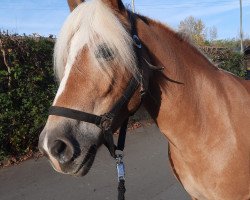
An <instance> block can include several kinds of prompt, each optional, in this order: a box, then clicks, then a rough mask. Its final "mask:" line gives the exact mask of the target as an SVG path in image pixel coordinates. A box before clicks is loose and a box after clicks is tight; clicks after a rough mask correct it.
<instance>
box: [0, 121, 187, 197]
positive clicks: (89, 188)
mask: <svg viewBox="0 0 250 200" xmlns="http://www.w3.org/2000/svg"><path fill="white" fill-rule="evenodd" d="M125 153H126V161H125V162H126V171H127V176H126V178H127V179H126V187H127V193H126V200H190V198H189V197H188V195H187V194H186V192H185V191H184V190H183V188H182V187H181V186H180V184H179V183H178V182H177V181H176V180H175V178H174V177H173V175H172V172H171V170H170V164H169V162H168V158H167V142H166V140H165V138H164V137H163V136H162V135H161V134H160V133H159V131H158V130H157V128H156V127H155V126H154V125H153V126H150V127H147V128H146V129H145V128H140V129H137V130H136V131H133V132H132V133H130V134H129V135H128V139H127V146H126V152H125ZM116 188H117V182H116V169H115V163H114V161H113V160H112V159H111V158H110V156H109V154H108V152H107V150H106V149H105V148H101V149H100V151H99V153H98V156H97V159H96V161H95V163H94V165H93V167H92V170H91V171H90V173H89V174H88V175H87V176H85V177H84V178H74V177H70V176H66V175H61V174H58V173H56V172H54V171H53V169H52V168H51V166H50V165H49V163H48V162H47V161H46V160H45V159H43V158H42V159H39V160H38V161H34V160H31V161H27V162H25V163H23V164H22V165H20V166H16V167H12V168H7V169H2V170H0V199H1V200H106V199H108V200H116V198H117V197H116V195H117V191H116Z"/></svg>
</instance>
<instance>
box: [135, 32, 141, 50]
mask: <svg viewBox="0 0 250 200" xmlns="http://www.w3.org/2000/svg"><path fill="white" fill-rule="evenodd" d="M133 41H134V43H135V46H136V47H137V48H139V49H141V48H142V44H141V41H140V39H139V37H138V36H137V35H133Z"/></svg>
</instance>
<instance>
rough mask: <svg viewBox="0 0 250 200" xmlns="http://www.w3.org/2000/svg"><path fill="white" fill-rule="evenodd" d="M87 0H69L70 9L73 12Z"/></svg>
mask: <svg viewBox="0 0 250 200" xmlns="http://www.w3.org/2000/svg"><path fill="white" fill-rule="evenodd" d="M84 1H85V0H68V4H69V9H70V11H71V12H72V11H73V10H74V9H75V8H76V7H77V6H78V5H79V4H81V3H82V2H84Z"/></svg>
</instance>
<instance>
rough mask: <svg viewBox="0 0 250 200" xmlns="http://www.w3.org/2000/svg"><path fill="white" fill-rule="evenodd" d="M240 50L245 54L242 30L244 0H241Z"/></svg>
mask: <svg viewBox="0 0 250 200" xmlns="http://www.w3.org/2000/svg"><path fill="white" fill-rule="evenodd" d="M240 51H241V53H242V54H243V52H244V49H243V30H242V0H240Z"/></svg>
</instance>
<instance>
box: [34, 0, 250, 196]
mask: <svg viewBox="0 0 250 200" xmlns="http://www.w3.org/2000/svg"><path fill="white" fill-rule="evenodd" d="M68 3H69V6H70V9H71V11H72V12H71V14H70V15H69V17H68V19H67V20H66V22H65V24H64V26H63V28H62V30H61V32H60V35H59V37H58V39H57V42H56V46H55V73H56V75H57V78H58V80H59V82H60V86H59V89H58V92H57V95H56V97H55V100H54V102H53V106H60V107H64V108H70V109H75V110H78V111H84V112H88V113H92V114H95V115H102V114H104V113H107V112H109V111H110V109H111V108H112V106H113V105H114V103H115V102H117V101H118V99H119V98H120V97H121V96H122V95H123V94H124V91H125V89H126V87H127V85H128V84H129V81H130V80H131V78H132V77H134V76H136V74H137V73H138V65H144V66H140V67H145V65H149V63H150V65H151V66H152V65H154V66H161V67H164V70H163V71H155V70H145V74H144V75H143V79H144V80H143V81H144V82H145V84H146V85H147V95H146V96H145V97H144V99H143V102H142V103H143V104H144V106H145V107H146V109H147V111H148V112H149V113H150V115H151V116H152V118H153V119H154V120H155V122H156V123H157V125H158V127H159V129H160V130H161V132H162V133H163V134H164V135H165V136H166V137H167V138H168V141H169V157H170V162H171V164H172V168H173V171H174V173H175V175H176V177H177V178H178V180H179V181H180V182H181V184H182V185H183V186H184V188H185V189H186V191H187V192H188V193H189V194H190V195H191V197H192V198H193V199H198V200H249V199H250V135H249V132H250V121H249V116H250V82H248V81H244V80H242V79H240V78H238V77H236V76H234V75H232V74H230V73H228V72H226V71H223V70H220V69H218V68H217V67H215V66H214V65H213V64H212V63H211V62H210V61H209V60H208V59H207V58H206V57H205V56H204V55H203V54H202V53H201V52H199V50H197V49H196V48H195V47H194V46H192V45H191V44H190V43H189V42H188V41H187V40H185V39H183V37H181V36H180V35H178V34H177V33H175V32H174V31H172V30H170V29H169V28H168V27H166V26H165V25H163V24H161V23H159V22H156V21H153V20H151V19H149V18H147V17H143V16H140V15H135V16H134V17H135V20H136V23H135V26H136V30H137V33H138V36H139V38H140V40H141V42H142V44H143V47H142V50H141V51H140V53H139V55H137V53H135V50H134V49H135V46H134V43H133V40H132V37H131V34H130V32H131V20H130V17H129V11H128V10H126V8H125V7H124V5H123V3H122V2H121V0H92V1H87V2H83V1H81V0H68ZM138 56H139V57H140V58H143V59H142V60H144V59H146V60H147V62H137V59H138V58H137V57H138ZM145 68H148V67H147V66H146V67H145ZM138 81H139V80H138ZM140 102H141V95H140V89H139V88H138V90H136V92H135V93H134V95H133V96H132V98H131V99H130V101H129V103H128V104H126V106H125V107H124V108H123V109H122V110H121V111H120V112H119V115H118V116H117V117H116V119H115V122H114V124H113V126H114V128H113V129H114V130H115V129H117V128H118V127H120V126H121V124H122V122H123V121H124V120H125V119H126V118H127V117H128V116H129V114H130V113H133V112H134V111H136V109H137V108H138V107H139V105H140ZM103 138H104V137H103V134H102V131H101V129H100V128H99V127H97V126H96V125H94V124H91V123H88V122H83V121H78V120H74V119H69V118H66V117H60V116H55V115H50V116H49V118H48V121H47V123H46V126H45V128H44V130H43V132H42V133H41V135H40V139H39V147H40V149H41V151H43V152H44V153H45V154H46V155H47V157H48V158H49V160H50V161H51V164H52V165H53V167H54V169H55V170H57V171H58V172H61V173H65V174H71V175H76V176H83V175H85V174H86V173H87V172H88V171H89V169H90V167H91V165H92V163H93V161H94V158H95V155H96V152H97V149H98V147H100V146H101V145H102V144H103V143H104V141H103V140H104V139H103ZM166 198H167V197H166Z"/></svg>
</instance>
